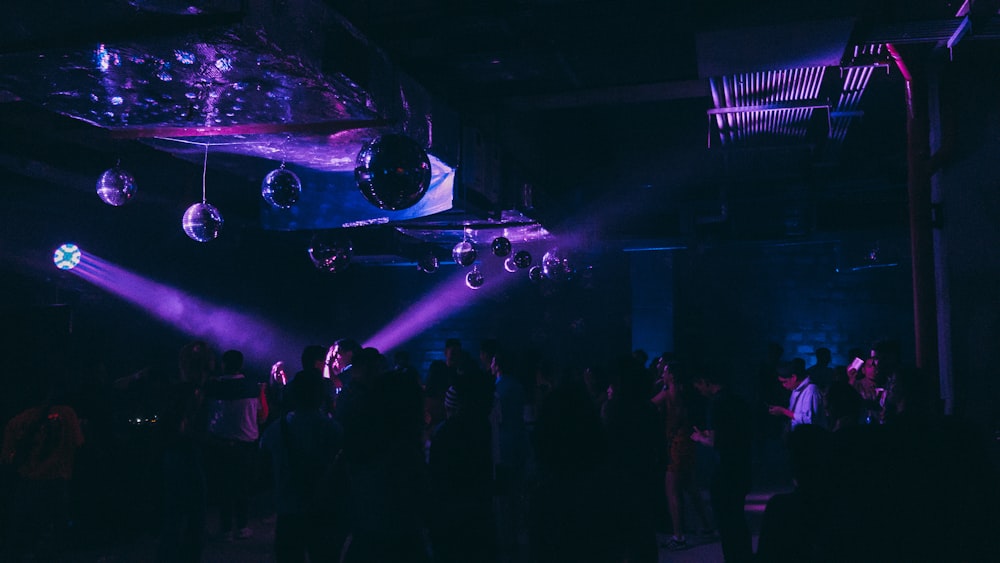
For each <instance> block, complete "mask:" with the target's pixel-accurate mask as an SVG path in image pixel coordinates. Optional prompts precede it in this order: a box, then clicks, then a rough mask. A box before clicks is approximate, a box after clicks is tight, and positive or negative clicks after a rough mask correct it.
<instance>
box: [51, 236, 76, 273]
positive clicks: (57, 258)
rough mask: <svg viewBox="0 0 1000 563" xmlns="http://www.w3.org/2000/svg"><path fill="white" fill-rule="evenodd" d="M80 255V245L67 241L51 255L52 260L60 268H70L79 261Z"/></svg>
mask: <svg viewBox="0 0 1000 563" xmlns="http://www.w3.org/2000/svg"><path fill="white" fill-rule="evenodd" d="M80 256H81V253H80V247H78V246H77V245H75V244H73V243H71V242H67V243H66V244H63V245H60V246H59V248H57V249H56V252H55V254H53V255H52V262H53V263H54V264H55V265H56V268H59V269H60V270H72V269H73V268H75V267H76V265H77V264H79V263H80Z"/></svg>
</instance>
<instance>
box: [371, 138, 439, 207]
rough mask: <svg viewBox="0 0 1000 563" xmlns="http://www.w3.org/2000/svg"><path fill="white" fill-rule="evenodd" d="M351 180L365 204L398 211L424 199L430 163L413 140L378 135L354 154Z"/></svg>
mask: <svg viewBox="0 0 1000 563" xmlns="http://www.w3.org/2000/svg"><path fill="white" fill-rule="evenodd" d="M354 179H355V181H357V184H358V189H359V190H361V194H362V195H364V196H365V199H367V200H368V202H369V203H371V204H372V205H374V206H375V207H378V208H379V209H387V210H390V211H398V210H400V209H406V208H408V207H411V206H413V205H415V204H416V203H417V202H418V201H420V199H421V198H423V197H424V194H425V193H426V192H427V188H428V187H429V186H430V183H431V161H430V159H429V158H428V157H427V152H426V151H425V150H424V149H423V148H421V147H420V145H419V144H418V143H417V142H416V141H414V140H413V139H411V138H409V137H407V136H405V135H395V134H389V135H382V136H381V137H378V138H377V139H375V140H374V141H372V142H371V143H367V144H365V146H364V147H363V148H362V149H361V152H359V153H358V159H357V166H356V167H355V168H354Z"/></svg>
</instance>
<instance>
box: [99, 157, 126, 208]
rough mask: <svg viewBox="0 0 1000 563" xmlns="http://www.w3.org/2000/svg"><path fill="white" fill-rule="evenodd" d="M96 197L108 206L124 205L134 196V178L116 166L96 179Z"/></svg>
mask: <svg viewBox="0 0 1000 563" xmlns="http://www.w3.org/2000/svg"><path fill="white" fill-rule="evenodd" d="M97 195H98V197H100V198H101V200H102V201H103V202H104V203H106V204H108V205H113V206H115V207H118V206H119V205H125V204H126V203H128V202H129V201H130V200H131V199H132V197H133V196H135V178H133V177H132V174H130V173H128V172H127V171H125V170H122V169H121V168H119V167H118V166H115V167H114V168H109V169H107V170H105V171H104V173H103V174H101V177H100V178H98V179H97Z"/></svg>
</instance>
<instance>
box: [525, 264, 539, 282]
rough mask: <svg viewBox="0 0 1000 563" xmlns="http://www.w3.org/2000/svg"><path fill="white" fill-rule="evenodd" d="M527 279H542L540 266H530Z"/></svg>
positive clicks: (537, 280) (534, 280) (536, 280)
mask: <svg viewBox="0 0 1000 563" xmlns="http://www.w3.org/2000/svg"><path fill="white" fill-rule="evenodd" d="M528 279H529V280H531V281H533V282H540V281H542V267H541V266H532V267H531V268H530V269H529V270H528Z"/></svg>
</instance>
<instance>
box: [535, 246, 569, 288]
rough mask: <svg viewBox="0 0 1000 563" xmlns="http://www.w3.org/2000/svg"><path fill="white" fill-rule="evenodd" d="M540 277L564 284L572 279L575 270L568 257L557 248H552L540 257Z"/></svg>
mask: <svg viewBox="0 0 1000 563" xmlns="http://www.w3.org/2000/svg"><path fill="white" fill-rule="evenodd" d="M542 275H544V276H545V277H546V278H547V279H550V280H552V281H554V282H566V281H570V280H571V279H573V277H574V276H575V275H576V269H575V268H574V267H573V264H572V262H571V261H570V258H569V255H567V254H566V253H565V252H564V251H562V250H560V249H559V248H553V249H552V250H549V251H548V252H546V253H545V255H544V256H542Z"/></svg>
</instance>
